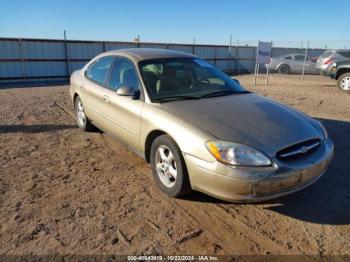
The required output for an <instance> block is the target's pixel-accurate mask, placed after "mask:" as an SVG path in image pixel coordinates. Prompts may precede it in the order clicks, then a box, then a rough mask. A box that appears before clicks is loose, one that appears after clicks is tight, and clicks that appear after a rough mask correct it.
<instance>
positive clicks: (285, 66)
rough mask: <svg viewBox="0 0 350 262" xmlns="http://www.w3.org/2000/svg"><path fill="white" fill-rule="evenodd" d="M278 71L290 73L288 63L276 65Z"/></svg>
mask: <svg viewBox="0 0 350 262" xmlns="http://www.w3.org/2000/svg"><path fill="white" fill-rule="evenodd" d="M278 73H280V74H284V75H288V74H289V73H290V66H289V65H280V66H279V67H278Z"/></svg>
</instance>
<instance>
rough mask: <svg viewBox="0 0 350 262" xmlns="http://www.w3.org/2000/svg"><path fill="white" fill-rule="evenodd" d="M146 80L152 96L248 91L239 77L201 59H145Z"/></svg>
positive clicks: (166, 97) (159, 98)
mask: <svg viewBox="0 0 350 262" xmlns="http://www.w3.org/2000/svg"><path fill="white" fill-rule="evenodd" d="M139 67H140V72H141V75H142V78H143V81H144V83H145V85H146V87H147V90H148V93H149V95H150V97H151V99H152V100H156V101H164V100H173V99H201V98H207V97H212V96H222V95H230V94H236V93H244V92H247V91H245V90H244V88H243V87H241V86H240V85H239V84H238V83H237V82H236V81H234V80H233V79H231V78H230V77H229V76H227V75H226V74H224V73H223V72H222V71H220V70H218V69H217V68H215V67H214V66H212V65H211V64H209V63H207V62H206V61H205V60H202V59H193V58H168V59H154V60H148V61H147V60H146V61H142V62H140V64H139Z"/></svg>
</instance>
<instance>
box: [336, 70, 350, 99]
mask: <svg viewBox="0 0 350 262" xmlns="http://www.w3.org/2000/svg"><path fill="white" fill-rule="evenodd" d="M338 87H339V88H340V90H342V91H344V92H346V93H348V94H350V73H346V74H342V75H341V76H340V77H339V78H338Z"/></svg>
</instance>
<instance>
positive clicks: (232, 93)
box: [201, 90, 250, 98]
mask: <svg viewBox="0 0 350 262" xmlns="http://www.w3.org/2000/svg"><path fill="white" fill-rule="evenodd" d="M248 93H250V92H249V91H247V90H242V91H236V90H221V91H216V92H213V93H209V94H205V95H202V96H201V97H202V98H206V97H216V96H225V95H235V94H248Z"/></svg>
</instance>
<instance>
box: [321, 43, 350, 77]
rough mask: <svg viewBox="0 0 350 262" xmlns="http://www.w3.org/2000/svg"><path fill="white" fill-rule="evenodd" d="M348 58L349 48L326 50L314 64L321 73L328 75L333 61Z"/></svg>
mask: <svg viewBox="0 0 350 262" xmlns="http://www.w3.org/2000/svg"><path fill="white" fill-rule="evenodd" d="M349 58H350V50H349V49H343V50H326V51H325V52H324V53H323V54H322V55H321V56H320V57H319V58H318V59H317V63H316V65H315V67H316V69H318V70H319V71H320V74H321V75H329V74H330V72H331V70H332V67H333V63H334V62H341V61H345V60H348V59H349Z"/></svg>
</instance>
